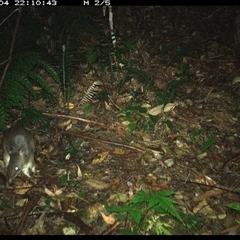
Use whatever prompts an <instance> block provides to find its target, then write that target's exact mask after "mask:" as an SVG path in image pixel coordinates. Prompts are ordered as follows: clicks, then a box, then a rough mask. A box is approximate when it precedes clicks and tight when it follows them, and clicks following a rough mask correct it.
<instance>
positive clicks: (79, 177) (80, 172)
mask: <svg viewBox="0 0 240 240" xmlns="http://www.w3.org/2000/svg"><path fill="white" fill-rule="evenodd" d="M81 178H82V171H81V169H80V167H79V166H78V165H77V179H81Z"/></svg>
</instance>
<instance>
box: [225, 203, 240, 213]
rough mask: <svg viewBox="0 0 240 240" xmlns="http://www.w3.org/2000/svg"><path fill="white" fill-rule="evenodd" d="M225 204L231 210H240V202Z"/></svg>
mask: <svg viewBox="0 0 240 240" xmlns="http://www.w3.org/2000/svg"><path fill="white" fill-rule="evenodd" d="M225 206H226V207H228V208H231V209H233V210H237V211H239V210H240V203H228V204H226V205H225Z"/></svg>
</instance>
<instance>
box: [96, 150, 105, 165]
mask: <svg viewBox="0 0 240 240" xmlns="http://www.w3.org/2000/svg"><path fill="white" fill-rule="evenodd" d="M108 154H109V151H107V152H102V153H99V154H98V155H97V157H96V158H94V159H93V161H92V165H95V164H100V163H101V162H103V160H104V159H105V158H106V157H107V156H108Z"/></svg>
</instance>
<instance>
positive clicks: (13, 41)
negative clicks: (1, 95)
mask: <svg viewBox="0 0 240 240" xmlns="http://www.w3.org/2000/svg"><path fill="white" fill-rule="evenodd" d="M18 10H19V12H18V17H17V21H16V24H15V29H14V31H13V34H12V42H11V46H10V50H9V56H8V60H7V64H6V66H5V68H4V70H3V74H2V78H1V80H0V88H1V86H2V84H3V80H4V78H5V75H6V73H7V70H8V67H9V65H10V62H11V59H12V53H13V46H14V43H15V39H16V35H17V29H18V26H19V22H20V18H21V13H22V8H21V7H20V8H19V9H18Z"/></svg>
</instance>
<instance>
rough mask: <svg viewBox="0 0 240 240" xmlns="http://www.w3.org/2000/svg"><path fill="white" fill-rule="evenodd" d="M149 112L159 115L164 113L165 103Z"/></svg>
mask: <svg viewBox="0 0 240 240" xmlns="http://www.w3.org/2000/svg"><path fill="white" fill-rule="evenodd" d="M148 113H149V115H152V116H157V115H158V114H160V113H163V104H162V105H159V106H157V107H154V108H152V109H150V110H149V111H148Z"/></svg>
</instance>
